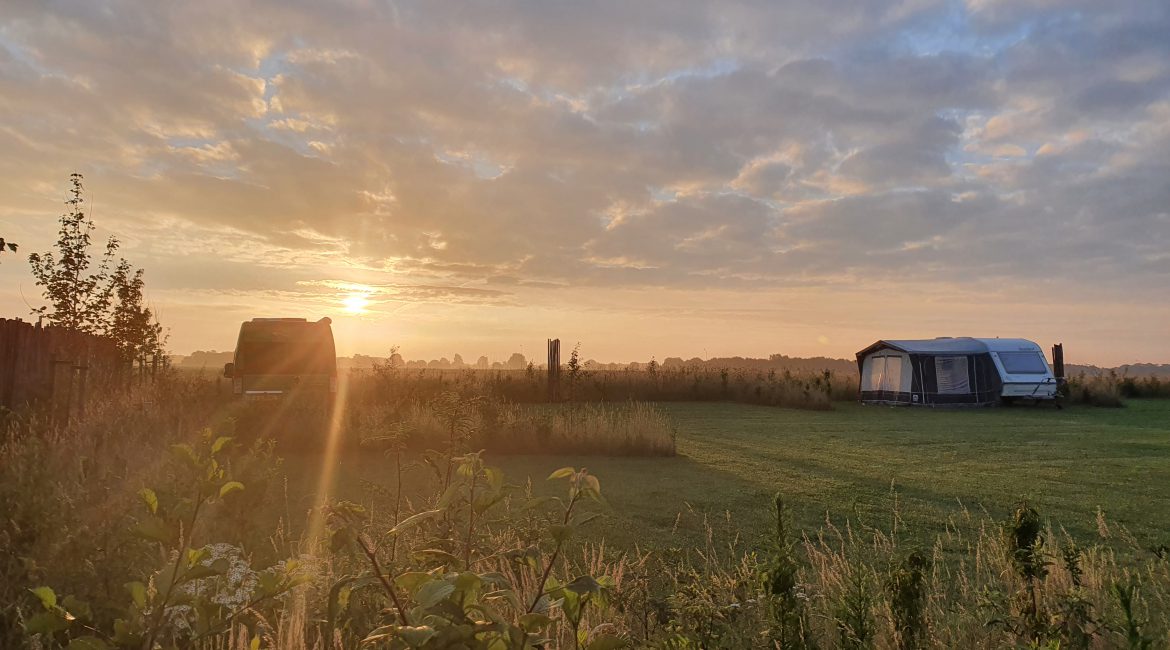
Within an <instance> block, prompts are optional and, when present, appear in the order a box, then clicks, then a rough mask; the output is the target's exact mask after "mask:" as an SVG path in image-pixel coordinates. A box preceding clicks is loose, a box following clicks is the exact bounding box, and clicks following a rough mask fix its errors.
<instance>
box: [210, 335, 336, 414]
mask: <svg viewBox="0 0 1170 650" xmlns="http://www.w3.org/2000/svg"><path fill="white" fill-rule="evenodd" d="M224 376H225V377H230V378H231V380H232V392H233V393H235V394H236V395H243V396H244V397H247V398H251V399H264V398H269V399H279V398H283V397H287V396H292V395H296V396H306V397H311V396H314V395H331V394H333V393H336V392H337V352H336V350H335V348H334V344H333V330H332V328H331V327H330V320H329V319H328V318H322V319H321V320H319V321H316V322H309V321H307V320H305V319H304V318H254V319H252V320H250V321H247V322H244V323H241V324H240V335H239V338H238V340H237V341H236V351H235V355H234V357H233V361H232V363H229V364H227V365H226V366H225V367H224Z"/></svg>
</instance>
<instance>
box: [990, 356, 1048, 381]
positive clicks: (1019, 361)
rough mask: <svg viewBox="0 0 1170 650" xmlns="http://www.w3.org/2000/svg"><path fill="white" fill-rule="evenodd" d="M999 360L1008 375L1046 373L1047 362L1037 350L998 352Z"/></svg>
mask: <svg viewBox="0 0 1170 650" xmlns="http://www.w3.org/2000/svg"><path fill="white" fill-rule="evenodd" d="M999 362H1000V363H1002V364H1003V369H1004V372H1006V373H1007V374H1009V375H1045V374H1048V362H1047V361H1045V360H1044V357H1042V356H1040V353H1039V352H1000V353H999Z"/></svg>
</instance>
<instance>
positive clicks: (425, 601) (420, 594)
mask: <svg viewBox="0 0 1170 650" xmlns="http://www.w3.org/2000/svg"><path fill="white" fill-rule="evenodd" d="M453 593H455V585H453V584H451V583H450V582H447V581H446V580H432V581H431V582H427V583H425V584H423V585H422V586H421V587H419V589H418V591H417V592H415V594H414V600H415V602H417V603H418V604H419V606H420V607H424V608H429V607H434V606H435V605H438V604H439V603H441V602H442V601H443V600H445V599H446V598H447V596H450V595H451V594H453Z"/></svg>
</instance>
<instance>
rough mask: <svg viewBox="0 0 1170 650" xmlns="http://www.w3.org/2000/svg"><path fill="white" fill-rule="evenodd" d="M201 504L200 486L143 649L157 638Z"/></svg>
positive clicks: (147, 649) (147, 647) (201, 490)
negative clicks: (188, 525)
mask: <svg viewBox="0 0 1170 650" xmlns="http://www.w3.org/2000/svg"><path fill="white" fill-rule="evenodd" d="M202 505H203V488H202V486H200V488H199V489H198V490H196V491H195V510H194V511H192V512H191V524H190V527H188V528H187V539H186V540H184V539H183V538H182V536H180V537H179V548H178V549H177V550H176V552H175V553H176V555H175V564H174V566H173V567H171V580H170V582H169V583H168V584H167V592H166V593H165V594H163V599H162V601H161V602H160V603H159V604H158V611H156V612H155V614H154V623H153V624H152V625H151V626H150V634H149V635H148V636H147V638H146V642H145V643H144V644H143V646H142V647H143V648H144V650H151V648H153V647H154V641H155V639H157V638H158V631H159V626H160V625H162V617H163V614H164V613H165V612H166V609H167V601H169V600H170V599H171V594H173V593H174V591H175V580H176V579H177V578H178V577H179V566H180V563H181V562H182V561H183V551H184V550H186V548H187V546H188V545H187V543H186V542H187V541H190V539H191V536H192V534H193V533H194V531H195V520H196V519H197V518H198V517H199V508H200V506H202Z"/></svg>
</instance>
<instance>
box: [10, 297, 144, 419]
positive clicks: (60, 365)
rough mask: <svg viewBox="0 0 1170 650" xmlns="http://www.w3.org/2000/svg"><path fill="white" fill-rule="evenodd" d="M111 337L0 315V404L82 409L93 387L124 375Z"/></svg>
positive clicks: (71, 412) (67, 413)
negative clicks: (43, 325)
mask: <svg viewBox="0 0 1170 650" xmlns="http://www.w3.org/2000/svg"><path fill="white" fill-rule="evenodd" d="M123 370H124V368H123V364H122V362H121V359H120V356H119V354H118V349H117V347H116V346H115V345H114V343H113V341H111V340H110V339H108V338H106V337H102V336H95V335H93V334H83V333H80V332H72V331H68V330H65V329H62V328H60V327H53V326H49V327H41V325H40V323H37V324H36V325H33V324H32V323H26V322H24V321H22V320H20V319H7V318H5V319H0V406H3V407H5V408H8V409H17V408H20V407H23V406H26V405H29V404H33V403H42V404H44V403H47V404H50V405H51V408H52V412H53V414H54V415H55V416H57V417H61V416H63V417H66V418H68V417H72V416H75V415H76V416H81V415H83V414H84V413H85V405H86V398H87V397H88V392H89V391H90V390H92V388H93V387H94V386H100V385H116V382H117V379H118V377H119V376H120V375H122V374H124V372H123Z"/></svg>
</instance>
